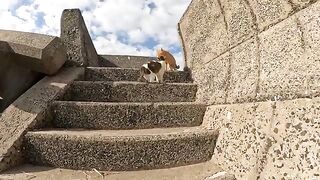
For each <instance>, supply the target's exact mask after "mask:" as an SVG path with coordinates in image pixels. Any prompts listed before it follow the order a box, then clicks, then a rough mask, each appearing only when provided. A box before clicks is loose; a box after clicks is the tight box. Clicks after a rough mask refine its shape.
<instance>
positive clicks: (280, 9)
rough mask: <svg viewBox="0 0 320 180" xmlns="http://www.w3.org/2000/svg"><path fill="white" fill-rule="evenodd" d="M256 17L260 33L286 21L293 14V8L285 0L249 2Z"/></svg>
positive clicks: (251, 0) (255, 0)
mask: <svg viewBox="0 0 320 180" xmlns="http://www.w3.org/2000/svg"><path fill="white" fill-rule="evenodd" d="M248 2H249V3H250V5H251V7H252V11H253V13H254V14H255V16H256V20H257V22H256V23H257V25H258V28H259V30H260V31H263V30H264V29H266V28H268V27H269V26H271V25H273V24H276V23H278V22H279V21H281V20H283V19H286V18H287V17H288V16H289V14H290V13H291V12H292V10H293V9H292V6H291V4H290V3H289V2H288V1H283V0H248Z"/></svg>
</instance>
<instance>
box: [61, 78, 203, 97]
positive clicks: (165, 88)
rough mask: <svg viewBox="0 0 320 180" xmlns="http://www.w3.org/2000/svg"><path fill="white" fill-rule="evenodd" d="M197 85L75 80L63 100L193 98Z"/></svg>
mask: <svg viewBox="0 0 320 180" xmlns="http://www.w3.org/2000/svg"><path fill="white" fill-rule="evenodd" d="M196 92H197V85H195V84H192V83H166V84H159V83H141V82H131V81H118V82H106V81H95V82H94V81H76V82H74V83H72V85H71V86H70V88H69V89H68V90H67V92H66V94H65V96H64V100H72V101H97V102H107V101H109V102H192V101H194V100H195V96H196Z"/></svg>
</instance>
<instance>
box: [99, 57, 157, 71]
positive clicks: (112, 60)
mask: <svg viewBox="0 0 320 180" xmlns="http://www.w3.org/2000/svg"><path fill="white" fill-rule="evenodd" d="M155 59H156V58H155V57H148V56H128V55H99V64H100V66H102V67H120V68H140V67H141V65H142V64H144V63H146V62H148V61H150V60H155Z"/></svg>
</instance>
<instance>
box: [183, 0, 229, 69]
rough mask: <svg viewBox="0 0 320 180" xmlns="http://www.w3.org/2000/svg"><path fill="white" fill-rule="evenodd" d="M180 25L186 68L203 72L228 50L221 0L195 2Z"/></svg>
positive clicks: (195, 0)
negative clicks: (213, 60) (203, 68)
mask: <svg viewBox="0 0 320 180" xmlns="http://www.w3.org/2000/svg"><path fill="white" fill-rule="evenodd" d="M178 25H179V30H180V34H181V35H183V36H182V37H183V44H184V48H185V50H184V52H185V53H186V54H185V56H186V59H187V60H188V62H186V64H188V67H190V68H192V69H197V68H198V67H200V68H201V67H202V65H203V64H204V63H206V62H208V61H210V60H212V59H213V58H215V57H218V56H219V55H221V54H222V53H223V52H224V51H226V50H227V48H228V47H229V39H228V35H227V29H226V21H225V18H224V15H223V10H222V7H221V3H220V0H213V1H202V0H193V1H192V2H191V4H190V6H189V8H188V12H187V13H185V14H184V15H183V17H182V18H181V20H180V22H179V24H178ZM207 54H208V55H207ZM193 73H194V72H193Z"/></svg>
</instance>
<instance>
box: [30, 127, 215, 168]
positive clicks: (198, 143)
mask: <svg viewBox="0 0 320 180" xmlns="http://www.w3.org/2000/svg"><path fill="white" fill-rule="evenodd" d="M215 139H216V133H215V132H213V131H207V130H204V129H202V128H198V127H196V128H174V129H171V128H169V129H149V130H129V131H128V130H127V131H124V130H123V131H119V130H118V131H102V130H101V131H75V130H74V131H38V132H28V133H27V134H26V136H25V145H26V151H27V157H28V159H29V161H30V162H32V163H36V164H42V165H50V166H54V167H63V168H71V169H92V168H96V169H98V170H121V171H123V170H140V169H151V168H167V167H172V166H180V165H187V164H192V163H200V162H204V161H207V160H209V159H210V158H211V156H212V153H213V148H214V145H215Z"/></svg>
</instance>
